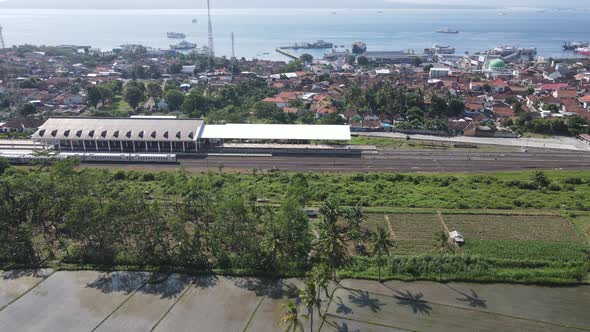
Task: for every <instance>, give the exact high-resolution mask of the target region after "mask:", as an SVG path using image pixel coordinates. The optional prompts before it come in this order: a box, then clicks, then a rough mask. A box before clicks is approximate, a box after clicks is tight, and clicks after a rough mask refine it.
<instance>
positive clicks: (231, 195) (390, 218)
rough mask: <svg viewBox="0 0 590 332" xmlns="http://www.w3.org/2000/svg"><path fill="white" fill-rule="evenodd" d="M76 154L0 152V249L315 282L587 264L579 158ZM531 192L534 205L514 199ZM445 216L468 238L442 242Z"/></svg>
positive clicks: (54, 258) (568, 279) (63, 259)
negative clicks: (399, 161)
mask: <svg viewBox="0 0 590 332" xmlns="http://www.w3.org/2000/svg"><path fill="white" fill-rule="evenodd" d="M77 166H78V163H77V161H76V160H65V161H59V162H55V163H54V164H53V165H46V164H43V165H37V166H32V167H27V168H14V167H7V165H6V163H1V164H0V263H2V264H3V265H11V266H14V264H16V265H17V266H18V265H20V266H31V265H33V266H39V265H49V266H54V267H66V268H72V267H74V268H84V267H93V268H96V267H97V266H101V267H102V268H106V269H112V268H116V267H119V266H123V267H125V268H126V269H138V268H141V267H143V268H144V269H149V270H153V269H154V268H155V269H158V268H160V269H167V270H175V271H191V272H199V273H207V272H209V273H229V274H254V275H282V276H303V275H306V274H308V273H310V280H312V277H311V276H315V277H314V278H316V279H317V280H319V281H317V282H316V284H318V285H319V284H322V285H323V284H324V281H325V280H324V279H325V278H326V274H327V275H328V278H337V277H359V278H360V277H363V278H375V279H391V278H401V279H436V280H439V279H440V280H477V281H518V282H547V283H574V282H581V281H582V280H583V279H584V278H585V277H586V276H587V274H588V270H589V268H590V265H589V263H588V258H587V255H585V254H584V252H583V251H584V250H585V249H588V242H587V241H588V238H587V237H586V236H587V235H588V230H590V219H589V218H588V216H590V213H589V212H586V211H582V210H589V209H590V206H588V205H587V204H588V202H589V201H590V200H589V199H588V195H590V179H589V177H590V175H589V174H588V173H587V172H546V173H542V172H519V173H506V174H491V175H489V174H488V175H457V176H448V175H445V176H441V175H406V174H369V175H367V174H352V175H336V174H326V175H324V174H287V173H281V172H271V173H262V174H260V173H257V172H253V173H252V174H250V175H240V174H216V173H205V174H198V175H189V174H187V173H185V172H183V171H180V172H178V173H143V172H135V171H130V172H125V171H116V172H111V171H107V170H96V169H84V168H78V167H77ZM557 186H559V187H560V189H559V190H557V188H556V187H557ZM550 188H553V189H550ZM463 191H465V192H463ZM529 195H530V196H529ZM528 197H531V199H530V203H531V206H534V207H535V209H534V210H533V209H529V210H527V209H524V210H523V207H522V205H523V204H521V203H518V204H515V202H514V201H515V199H520V200H521V201H522V202H529V198H528ZM260 199H271V202H272V204H259V203H258V200H260ZM365 199H366V201H365ZM383 203H386V204H383ZM361 204H364V205H371V206H372V208H371V211H373V212H378V211H379V210H382V211H384V212H387V213H388V214H387V215H384V214H377V213H366V211H364V209H363V208H361ZM533 204H534V205H533ZM556 204H557V207H558V208H559V209H557V210H556V209H555V208H556ZM305 206H307V207H310V206H319V207H320V208H319V211H320V218H319V219H318V220H310V219H309V218H308V217H307V215H306V213H305V212H304V210H303V207H305ZM347 206H348V207H347ZM383 206H391V207H383ZM394 206H395V207H394ZM415 206H419V207H420V208H421V209H415V208H414V207H415ZM439 208H442V209H440V210H439ZM462 208H463V210H460V209H462ZM476 208H478V209H481V208H496V209H497V208H503V209H504V210H476ZM437 210H439V211H440V214H439V213H437ZM404 212H405V213H404ZM447 227H448V228H449V230H455V229H456V230H459V231H461V232H463V233H464V234H465V236H466V239H467V244H466V245H465V246H464V247H457V246H455V245H452V244H450V243H449V242H448V236H447V233H446V232H445V229H446V228H447ZM320 270H321V271H323V272H321V271H320ZM310 271H311V272H310ZM318 271H320V272H318ZM322 276H323V277H322ZM314 282H315V281H314ZM318 287H319V286H318ZM318 289H319V288H318ZM318 289H316V291H317V292H319V291H318ZM308 291H309V293H310V294H312V295H313V292H311V291H310V290H308ZM307 297H308V299H307V300H309V301H307V302H306V303H307V304H306V306H308V307H310V306H312V305H314V304H313V303H312V301H311V300H310V299H309V297H311V298H313V296H311V295H308V296H307Z"/></svg>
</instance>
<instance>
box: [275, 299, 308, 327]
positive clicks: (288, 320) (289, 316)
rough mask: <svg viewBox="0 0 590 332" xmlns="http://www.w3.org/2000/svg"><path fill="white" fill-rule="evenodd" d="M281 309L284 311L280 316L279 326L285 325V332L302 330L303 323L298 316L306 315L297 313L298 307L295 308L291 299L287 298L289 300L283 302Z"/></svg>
mask: <svg viewBox="0 0 590 332" xmlns="http://www.w3.org/2000/svg"><path fill="white" fill-rule="evenodd" d="M281 310H283V312H284V315H283V318H281V326H285V332H298V331H301V332H303V331H304V329H303V323H302V322H301V320H300V319H299V317H300V316H301V317H304V318H306V316H305V315H299V308H297V305H296V304H295V302H293V300H289V302H287V303H285V304H283V305H282V306H281Z"/></svg>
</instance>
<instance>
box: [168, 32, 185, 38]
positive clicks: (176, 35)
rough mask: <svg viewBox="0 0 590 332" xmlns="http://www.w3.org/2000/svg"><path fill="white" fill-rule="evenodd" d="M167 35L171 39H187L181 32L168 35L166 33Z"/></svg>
mask: <svg viewBox="0 0 590 332" xmlns="http://www.w3.org/2000/svg"><path fill="white" fill-rule="evenodd" d="M166 35H167V36H168V38H170V39H184V38H186V35H185V34H184V33H180V32H168V33H166Z"/></svg>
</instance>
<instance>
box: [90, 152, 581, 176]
mask: <svg viewBox="0 0 590 332" xmlns="http://www.w3.org/2000/svg"><path fill="white" fill-rule="evenodd" d="M89 166H91V167H107V168H122V169H140V170H175V169H178V168H179V167H180V166H182V167H184V168H185V169H186V170H187V171H189V172H201V171H207V170H217V169H219V167H220V166H222V167H223V169H224V170H227V171H230V170H233V171H251V170H252V169H263V170H269V169H278V170H282V171H298V172H370V171H375V172H489V171H517V170H530V169H564V170H584V169H590V153H585V152H576V151H572V152H568V151H555V150H554V151H536V152H520V151H517V152H473V151H401V150H399V151H394V150H380V151H379V152H378V153H375V154H364V155H362V156H347V157H342V156H341V157H329V156H273V157H268V156H235V155H233V156H218V155H216V156H209V157H206V158H201V159H183V160H181V161H180V164H157V165H154V164H152V165H137V164H133V165H129V164H92V165H89Z"/></svg>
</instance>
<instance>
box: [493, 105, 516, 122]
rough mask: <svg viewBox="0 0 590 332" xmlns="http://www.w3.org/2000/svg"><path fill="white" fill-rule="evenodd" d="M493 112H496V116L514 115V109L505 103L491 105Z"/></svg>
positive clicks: (508, 116)
mask: <svg viewBox="0 0 590 332" xmlns="http://www.w3.org/2000/svg"><path fill="white" fill-rule="evenodd" d="M492 110H493V111H494V114H496V117H497V118H500V119H503V118H512V117H514V116H515V114H514V110H513V109H512V108H510V106H508V105H506V104H497V105H494V106H493V107H492Z"/></svg>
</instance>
